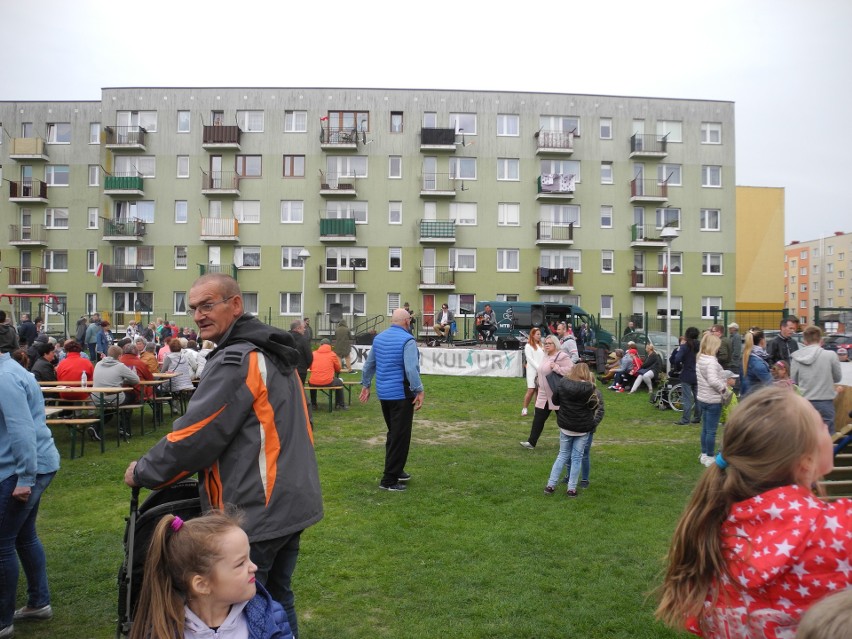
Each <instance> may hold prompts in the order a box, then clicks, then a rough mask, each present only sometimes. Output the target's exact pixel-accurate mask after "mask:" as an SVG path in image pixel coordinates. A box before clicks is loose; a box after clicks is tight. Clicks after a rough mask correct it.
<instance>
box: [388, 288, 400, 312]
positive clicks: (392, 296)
mask: <svg viewBox="0 0 852 639" xmlns="http://www.w3.org/2000/svg"><path fill="white" fill-rule="evenodd" d="M401 299H402V295H401V294H400V293H388V297H387V302H388V306H387V314H388V315H393V312H394V311H395V310H396V309H398V308H400V307H402V302H401V301H400V300H401Z"/></svg>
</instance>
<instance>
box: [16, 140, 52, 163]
mask: <svg viewBox="0 0 852 639" xmlns="http://www.w3.org/2000/svg"><path fill="white" fill-rule="evenodd" d="M9 157H10V158H12V159H13V160H47V148H46V145H45V141H44V140H43V139H42V138H12V148H11V149H10V150H9Z"/></svg>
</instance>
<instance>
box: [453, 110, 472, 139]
mask: <svg viewBox="0 0 852 639" xmlns="http://www.w3.org/2000/svg"><path fill="white" fill-rule="evenodd" d="M449 122H450V128H451V129H455V130H456V133H464V134H465V135H476V113H461V112H459V113H450V119H449Z"/></svg>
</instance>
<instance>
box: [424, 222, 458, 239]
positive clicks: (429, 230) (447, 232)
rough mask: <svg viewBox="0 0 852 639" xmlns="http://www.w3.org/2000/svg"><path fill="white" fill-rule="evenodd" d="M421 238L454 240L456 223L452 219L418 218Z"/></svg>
mask: <svg viewBox="0 0 852 639" xmlns="http://www.w3.org/2000/svg"><path fill="white" fill-rule="evenodd" d="M420 239H421V240H455V239H456V223H455V222H454V221H453V220H420Z"/></svg>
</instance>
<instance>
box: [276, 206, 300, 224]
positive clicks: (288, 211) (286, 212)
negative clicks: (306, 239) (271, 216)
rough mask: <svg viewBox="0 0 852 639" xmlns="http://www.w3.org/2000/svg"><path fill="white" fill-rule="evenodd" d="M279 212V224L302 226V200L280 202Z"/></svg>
mask: <svg viewBox="0 0 852 639" xmlns="http://www.w3.org/2000/svg"><path fill="white" fill-rule="evenodd" d="M279 210H280V217H279V219H280V220H281V224H304V222H305V201H304V200H281V207H280V209H279Z"/></svg>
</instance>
